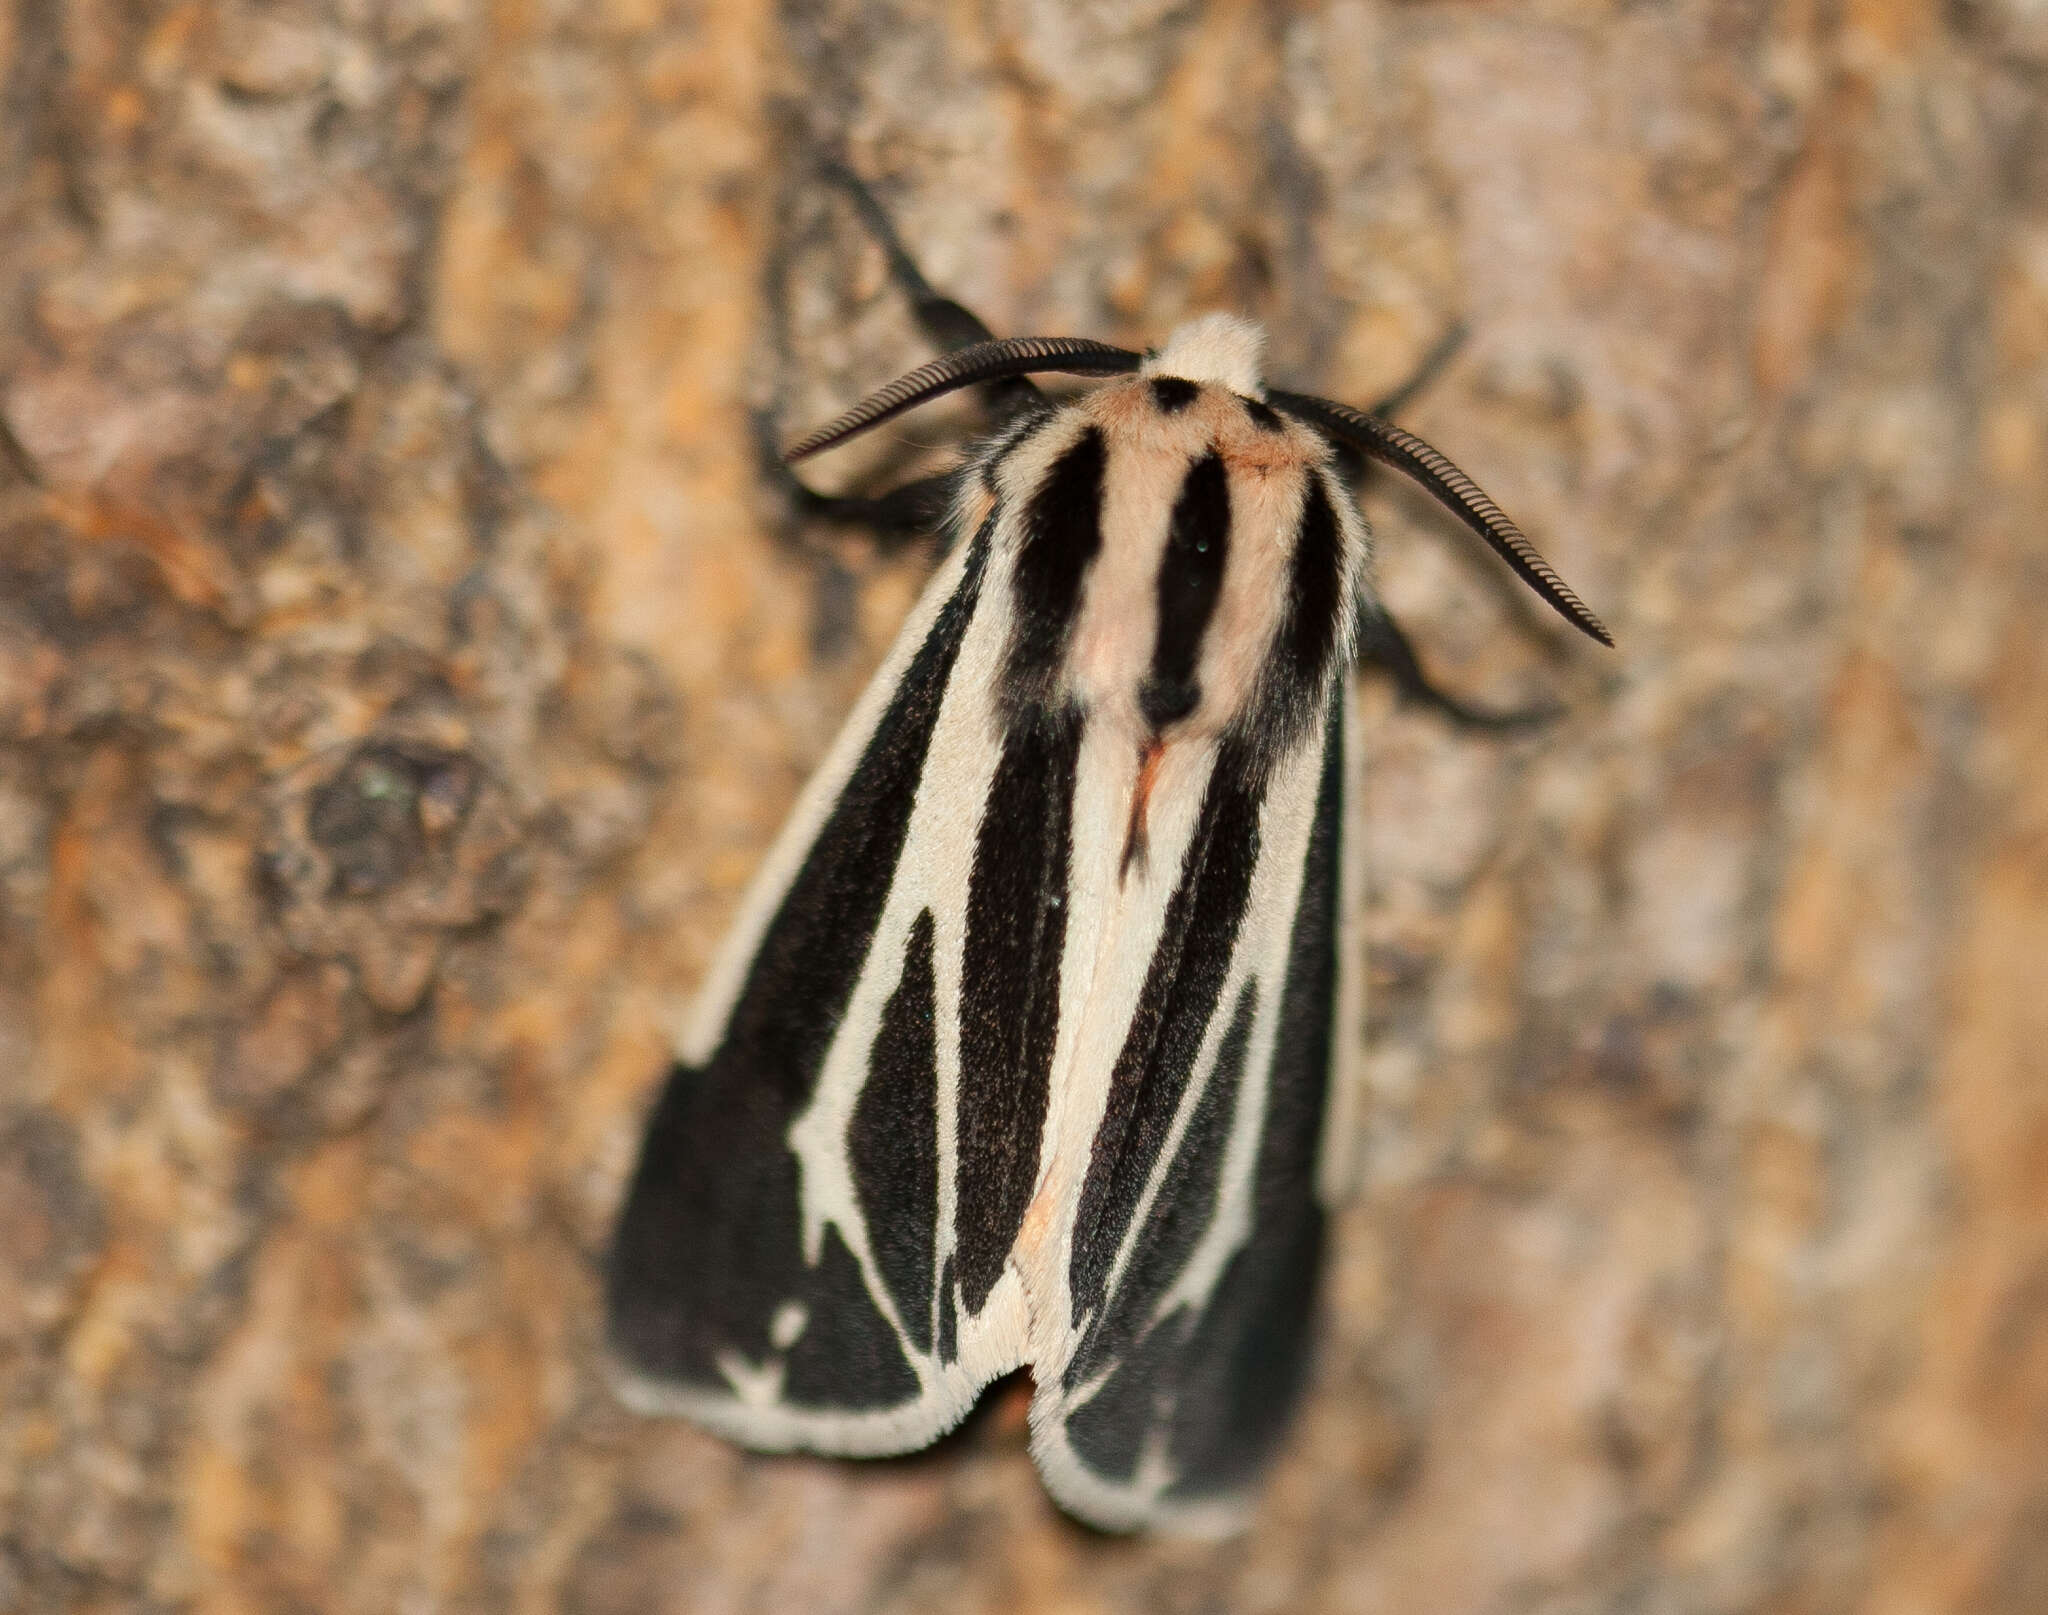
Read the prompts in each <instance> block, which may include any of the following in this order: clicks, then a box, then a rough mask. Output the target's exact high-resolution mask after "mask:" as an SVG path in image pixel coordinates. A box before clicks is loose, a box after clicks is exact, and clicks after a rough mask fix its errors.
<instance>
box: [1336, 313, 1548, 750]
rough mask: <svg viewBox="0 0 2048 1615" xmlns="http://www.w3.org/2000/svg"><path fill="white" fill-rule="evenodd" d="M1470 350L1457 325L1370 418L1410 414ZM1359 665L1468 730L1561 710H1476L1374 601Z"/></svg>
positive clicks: (1362, 464) (1346, 469)
mask: <svg viewBox="0 0 2048 1615" xmlns="http://www.w3.org/2000/svg"><path fill="white" fill-rule="evenodd" d="M1464 345H1465V327H1464V326H1463V325H1454V326H1452V327H1451V328H1450V329H1449V330H1448V331H1446V332H1445V333H1444V334H1443V335H1442V336H1441V337H1439V338H1438V339H1437V342H1436V345H1435V346H1434V347H1432V348H1431V349H1430V350H1429V352H1427V353H1425V354H1424V355H1423V356H1422V362H1421V363H1420V364H1418V365H1416V367H1415V369H1414V371H1413V372H1412V373H1411V374H1410V375H1409V377H1408V378H1407V380H1405V381H1403V382H1402V383H1401V384H1400V385H1399V386H1397V387H1396V388H1395V389H1394V390H1393V391H1392V392H1390V393H1388V394H1387V395H1386V396H1385V397H1383V398H1381V399H1380V400H1379V401H1378V402H1376V403H1374V404H1371V405H1369V406H1368V407H1367V413H1368V414H1371V415H1376V416H1378V417H1380V418H1381V419H1382V420H1384V419H1387V418H1388V417H1390V416H1392V415H1394V414H1396V413H1398V412H1399V411H1400V410H1402V409H1405V408H1406V407H1407V406H1408V405H1409V404H1412V403H1413V402H1414V401H1415V400H1416V398H1417V397H1418V396H1420V395H1421V394H1422V393H1423V392H1424V391H1426V390H1427V389H1428V388H1429V387H1430V386H1431V385H1432V384H1433V383H1434V382H1435V381H1436V379H1437V378H1438V377H1439V376H1441V375H1442V374H1443V373H1444V370H1445V369H1446V368H1447V367H1448V366H1449V364H1450V362H1451V360H1452V359H1454V358H1456V357H1457V354H1458V350H1459V349H1460V348H1462V347H1463V346H1464ZM1336 447H1337V463H1338V466H1339V468H1340V469H1341V470H1342V471H1343V473H1344V474H1345V476H1347V477H1349V478H1350V479H1351V480H1353V481H1356V480H1357V479H1358V478H1359V477H1361V476H1362V475H1364V473H1365V471H1366V469H1367V461H1366V459H1365V456H1363V455H1362V454H1360V453H1359V452H1358V451H1357V450H1356V449H1352V448H1347V447H1345V446H1344V445H1341V444H1339V445H1337V446H1336ZM1358 660H1359V665H1361V666H1363V667H1369V668H1372V669H1374V670H1376V671H1378V672H1381V673H1384V674H1385V675H1386V676H1387V677H1388V678H1389V679H1391V680H1392V681H1393V685H1394V690H1395V692H1396V693H1397V694H1398V695H1399V696H1400V697H1401V699H1402V700H1404V701H1412V702H1414V703H1415V704H1416V705H1417V706H1423V707H1429V708H1430V709H1432V710H1433V711H1436V712H1440V713H1442V714H1443V715H1444V716H1445V717H1446V718H1448V719H1450V720H1451V722H1453V723H1455V724H1457V725H1458V726H1459V727H1460V728H1463V729H1488V730H1493V731H1495V732H1498V731H1501V730H1506V729H1526V728H1528V727H1530V726H1531V725H1532V724H1539V723H1546V722H1548V721H1549V720H1550V719H1551V718H1553V717H1555V716H1556V709H1555V708H1553V707H1547V706H1545V707H1529V708H1526V709H1524V710H1521V711H1517V712H1493V711H1490V710H1488V709H1486V708H1484V707H1475V706H1473V705H1471V704H1470V703H1469V702H1466V701H1462V700H1460V699H1459V698H1458V697H1457V696H1455V695H1452V694H1451V693H1450V692H1449V691H1448V690H1444V689H1440V688H1439V687H1438V686H1436V685H1435V684H1433V683H1431V682H1430V678H1429V674H1428V673H1426V672H1424V671H1423V667H1422V662H1421V659H1420V658H1419V657H1417V656H1416V654H1415V647H1414V645H1413V644H1411V643H1410V642H1409V639H1408V635H1407V634H1406V633H1405V632H1404V631H1403V630H1402V628H1401V625H1400V624H1399V623H1397V622H1396V621H1394V619H1393V618H1392V616H1390V615H1389V614H1388V612H1387V608H1386V607H1385V606H1383V605H1382V604H1380V602H1379V601H1378V600H1377V599H1373V598H1370V597H1367V598H1363V599H1361V600H1360V601H1359V606H1358Z"/></svg>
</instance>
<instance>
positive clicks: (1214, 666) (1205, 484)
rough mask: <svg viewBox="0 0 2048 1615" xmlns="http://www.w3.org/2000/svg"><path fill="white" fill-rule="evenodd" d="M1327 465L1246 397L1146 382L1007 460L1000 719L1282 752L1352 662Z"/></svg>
mask: <svg viewBox="0 0 2048 1615" xmlns="http://www.w3.org/2000/svg"><path fill="white" fill-rule="evenodd" d="M1173 357H1174V348H1173V347H1172V346H1171V345H1169V348H1168V350H1167V352H1166V354H1164V355H1162V357H1161V359H1160V360H1158V361H1155V363H1157V364H1164V363H1166V362H1167V361H1169V360H1171V359H1172V358H1173ZM1328 461H1329V451H1328V449H1327V447H1326V446H1325V444H1324V443H1323V441H1322V439H1321V438H1319V437H1318V436H1317V435H1316V434H1314V433H1312V432H1310V431H1308V430H1306V429H1305V428H1303V427H1301V426H1299V425H1297V424H1295V423H1293V422H1291V421H1288V420H1286V419H1285V418H1283V417H1282V416H1281V415H1279V414H1278V413H1276V412H1275V411H1274V410H1273V409H1271V408H1270V407H1269V406H1267V405H1266V404H1265V403H1264V402H1263V401H1262V400H1260V399H1259V398H1256V397H1254V396H1251V395H1250V394H1248V393H1244V392H1240V391H1236V390H1234V389H1233V388H1231V387H1228V386H1225V385H1221V384H1220V383H1218V382H1216V381H1211V380H1201V379H1195V378H1192V377H1189V376H1182V375H1175V374H1152V373H1149V372H1148V373H1146V374H1141V375H1139V376H1137V377H1134V378H1132V379H1130V380H1128V381H1122V382H1116V383H1112V384H1110V385H1108V386H1104V387H1102V388H1099V389H1098V390H1097V391H1095V392H1094V393H1092V394H1090V395H1089V396H1088V397H1086V398H1085V399H1082V400H1080V401H1078V402H1076V403H1074V404H1072V405H1069V406H1067V407H1066V408H1063V409H1060V410H1057V411H1054V412H1052V413H1050V414H1049V415H1048V416H1047V417H1046V418H1045V419H1044V420H1043V421H1042V422H1040V423H1039V424H1038V425H1037V427H1036V428H1035V429H1034V430H1032V431H1031V432H1029V433H1027V434H1025V435H1024V436H1023V437H1021V438H1020V439H1018V440H1017V441H1015V442H1013V443H1011V444H1008V445H1006V446H1005V447H1004V449H1003V450H1002V451H1001V453H1000V455H999V457H998V458H997V459H996V461H995V462H994V464H993V465H992V466H991V468H990V470H991V481H992V483H993V485H994V487H995V489H996V491H997V494H998V497H999V499H1000V500H1001V503H1002V506H1003V514H1002V518H1001V520H1000V521H999V523H998V529H999V532H998V540H997V549H998V555H999V557H1000V562H999V564H1003V565H1005V566H1006V568H1007V570H1008V574H1009V580H1010V586H1009V597H1010V600H1011V602H1012V610H1013V612H1014V622H1013V624H1012V626H1011V630H1010V640H1009V653H1008V656H1007V658H1006V661H1005V671H1004V681H1005V688H1004V698H1005V699H1004V704H1005V707H1006V709H1007V710H1008V711H1009V712H1011V714H1012V715H1013V716H1019V717H1021V716H1025V715H1028V714H1029V713H1032V712H1034V711H1036V712H1042V713H1048V714H1049V713H1052V712H1057V711H1060V710H1063V709H1066V708H1074V709H1077V710H1078V712H1079V715H1080V716H1081V717H1083V718H1084V719H1085V720H1087V721H1088V722H1090V723H1091V724H1093V723H1102V724H1107V725H1109V726H1112V727H1114V728H1115V729H1117V730H1119V731H1121V732H1123V733H1125V734H1126V735H1127V736H1128V738H1129V740H1130V741H1131V743H1132V745H1133V746H1134V747H1135V748H1136V749H1138V750H1140V751H1143V750H1147V749H1150V748H1152V747H1154V746H1156V745H1171V744H1173V743H1174V742H1175V741H1177V740H1181V739H1192V738H1201V739H1210V738H1215V737H1217V736H1220V735H1223V734H1225V733H1232V732H1234V733H1236V734H1237V735H1239V736H1240V737H1241V738H1243V739H1246V740H1250V741H1253V742H1255V743H1256V744H1257V745H1258V747H1259V749H1261V750H1267V751H1270V752H1272V753H1274V754H1277V753H1278V752H1279V751H1281V750H1284V749H1285V747H1286V746H1287V745H1288V744H1290V743H1291V742H1292V741H1294V740H1295V739H1298V738H1299V736H1300V735H1301V734H1302V733H1303V732H1304V731H1305V729H1306V728H1307V727H1308V726H1309V725H1311V724H1312V723H1313V722H1314V721H1315V718H1316V714H1317V713H1319V712H1320V711H1321V709H1322V702H1323V698H1324V695H1325V694H1326V692H1327V690H1328V688H1329V681H1330V679H1331V678H1332V677H1334V676H1335V675H1336V674H1337V672H1338V671H1339V669H1340V668H1341V667H1342V666H1343V664H1344V663H1345V662H1346V661H1347V659H1348V656H1349V649H1350V630H1349V623H1350V619H1351V614H1352V612H1353V609H1354V602H1355V598H1356V592H1357V589H1358V588H1359V586H1360V584H1359V579H1360V575H1361V573H1362V571H1363V568H1364V564H1365V559H1366V546H1367V539H1366V533H1365V526H1364V523H1363V522H1362V521H1361V520H1360V518H1359V517H1358V514H1357V512H1356V510H1355V508H1354V507H1353V506H1352V504H1351V501H1350V500H1349V498H1348V497H1346V495H1345V494H1344V492H1343V491H1342V489H1341V488H1340V487H1339V486H1338V485H1337V484H1336V483H1335V481H1334V480H1333V476H1332V473H1331V470H1330V467H1329V463H1328Z"/></svg>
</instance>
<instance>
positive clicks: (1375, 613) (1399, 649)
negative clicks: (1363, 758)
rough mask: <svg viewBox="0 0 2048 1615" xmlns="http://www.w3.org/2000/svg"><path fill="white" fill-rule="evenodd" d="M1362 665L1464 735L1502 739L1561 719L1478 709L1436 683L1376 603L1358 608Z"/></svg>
mask: <svg viewBox="0 0 2048 1615" xmlns="http://www.w3.org/2000/svg"><path fill="white" fill-rule="evenodd" d="M1358 662H1359V665H1360V666H1361V667H1369V668H1373V669H1375V670H1377V671H1378V672H1381V673H1384V674H1386V676H1387V677H1388V678H1389V679H1391V680H1392V681H1393V684H1394V690H1395V693H1397V694H1398V695H1399V696H1400V697H1401V699H1402V700H1404V701H1413V702H1414V703H1415V704H1416V705H1417V706H1424V707H1429V708H1431V709H1432V710H1434V711H1437V712H1440V713H1442V714H1443V715H1444V716H1445V717H1446V718H1448V719H1450V720H1451V722H1453V723H1455V724H1456V725H1458V727H1459V728H1461V729H1486V730H1491V731H1493V732H1495V733H1498V732H1500V731H1502V730H1509V729H1527V728H1530V727H1532V726H1533V725H1535V724H1539V723H1548V722H1549V721H1550V720H1551V719H1552V718H1554V717H1556V716H1557V709H1556V708H1555V707H1550V706H1541V707H1525V708H1522V709H1520V710H1519V711H1514V712H1496V711H1493V710H1491V709H1489V708H1486V707H1475V706H1473V705H1471V704H1470V703H1469V702H1466V701H1463V700H1461V699H1459V698H1458V697H1457V696H1455V695H1452V694H1451V693H1450V692H1449V691H1448V690H1444V689H1441V688H1439V687H1438V686H1437V685H1435V684H1433V683H1431V682H1430V677H1429V674H1428V673H1426V672H1424V671H1423V667H1422V663H1421V661H1420V659H1418V658H1417V656H1416V654H1415V647H1414V646H1413V645H1412V644H1410V643H1409V640H1408V635H1407V634H1406V633H1404V632H1403V631H1402V628H1401V625H1400V624H1399V623H1397V622H1395V621H1394V619H1393V618H1392V617H1391V616H1390V615H1389V614H1388V612H1387V608H1386V607H1385V606H1383V605H1381V604H1380V603H1379V601H1377V600H1373V599H1366V600H1361V601H1360V602H1359V608H1358Z"/></svg>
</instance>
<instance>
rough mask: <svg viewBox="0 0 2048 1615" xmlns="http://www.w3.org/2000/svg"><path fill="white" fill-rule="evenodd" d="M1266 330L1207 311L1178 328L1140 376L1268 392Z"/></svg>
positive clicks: (1258, 393) (1259, 393)
mask: <svg viewBox="0 0 2048 1615" xmlns="http://www.w3.org/2000/svg"><path fill="white" fill-rule="evenodd" d="M1265 357H1266V333H1265V332H1264V331H1263V330H1262V329H1261V328H1260V327H1258V326H1257V325H1254V324H1253V323H1252V322H1251V321H1250V320H1247V319H1243V318H1241V317H1239V316H1238V315H1235V314H1204V315H1202V316H1201V317H1200V318H1199V319H1193V320H1189V321H1187V322H1186V323H1184V324H1182V325H1178V326H1175V327H1174V331H1173V335H1172V336H1170V337H1168V338H1167V339H1166V346H1165V347H1163V348H1161V349H1160V350H1159V352H1158V353H1156V354H1154V355H1153V356H1152V357H1151V358H1149V359H1147V360H1146V361H1145V363H1144V364H1143V365H1142V366H1141V367H1140V368H1139V371H1138V374H1139V375H1141V376H1180V377H1183V378H1185V379H1186V380H1188V381H1206V382H1208V383H1210V384H1211V385H1213V386H1217V387H1228V388H1229V389H1230V390H1231V391H1232V392H1234V393H1249V394H1250V395H1251V396H1252V397H1254V398H1262V397H1264V396H1265V392H1266V384H1265V381H1264V380H1263V379H1262V377H1261V376H1260V374H1259V372H1260V368H1261V365H1262V363H1263V361H1264V359H1265Z"/></svg>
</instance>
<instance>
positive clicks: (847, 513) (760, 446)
mask: <svg viewBox="0 0 2048 1615" xmlns="http://www.w3.org/2000/svg"><path fill="white" fill-rule="evenodd" d="M754 447H755V454H756V458H757V459H758V460H759V462H760V466H761V476H762V478H763V479H764V480H765V481H766V482H767V483H768V485H769V486H770V487H771V488H774V489H776V490H777V491H778V492H779V493H781V495H782V496H783V498H784V499H786V500H787V501H788V502H789V510H790V513H791V514H792V515H793V516H795V517H797V518H798V519H799V520H805V521H822V522H830V523H832V524H833V525H835V526H839V527H858V528H862V529H864V530H865V531H867V532H868V533H869V534H870V535H871V536H872V537H873V538H874V540H875V542H876V544H877V545H878V546H879V547H880V548H881V549H882V550H883V551H885V552H887V551H893V550H898V549H901V548H903V547H904V546H905V545H908V544H914V543H916V542H917V541H918V540H920V539H928V538H943V537H944V536H945V531H946V515H947V512H948V511H949V510H950V509H951V508H952V503H953V494H954V491H955V490H956V489H957V488H958V487H959V478H960V473H959V472H958V471H957V470H956V471H941V472H939V473H938V474H937V475H936V476H930V477H919V478H917V479H916V480H915V481H913V482H906V483H904V484H903V485H902V486H901V487H898V488H891V489H890V490H889V491H888V492H887V493H882V494H876V495H874V496H872V497H867V496H863V495H859V494H828V493H819V492H818V491H817V489H815V488H812V487H809V486H808V485H806V484H805V482H804V480H803V479H802V478H801V477H799V476H798V475H797V474H796V473H795V472H794V471H792V470H791V469H790V467H789V464H788V462H787V461H785V460H784V459H783V458H782V453H781V451H780V449H778V448H777V446H776V442H775V423H774V419H773V417H772V415H770V414H769V413H767V412H763V413H760V414H757V415H756V416H755V417H754Z"/></svg>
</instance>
